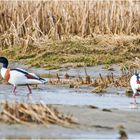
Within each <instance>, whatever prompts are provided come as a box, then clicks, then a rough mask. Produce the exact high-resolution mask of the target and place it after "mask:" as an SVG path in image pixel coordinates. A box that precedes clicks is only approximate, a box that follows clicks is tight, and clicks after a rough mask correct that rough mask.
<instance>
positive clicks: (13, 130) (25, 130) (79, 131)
mask: <svg viewBox="0 0 140 140" xmlns="http://www.w3.org/2000/svg"><path fill="white" fill-rule="evenodd" d="M53 106H54V107H57V109H58V110H59V111H61V112H63V113H64V114H73V119H74V120H75V121H76V122H77V123H78V124H76V125H72V126H71V127H70V128H67V127H62V126H58V125H48V127H44V126H42V125H35V124H34V125H32V126H26V125H18V124H16V125H15V124H14V125H13V124H11V125H6V124H1V125H0V137H1V138H6V139H9V138H26V139H43V138H45V139H47V138H48V139H56V138H59V139H77V138H80V139H89V138H90V139H118V138H119V126H123V127H124V128H125V131H126V133H127V135H128V138H129V139H138V138H139V137H140V119H139V116H140V112H139V111H137V110H135V109H134V110H133V111H120V110H117V109H108V110H103V109H99V108H98V109H94V108H92V106H66V105H53Z"/></svg>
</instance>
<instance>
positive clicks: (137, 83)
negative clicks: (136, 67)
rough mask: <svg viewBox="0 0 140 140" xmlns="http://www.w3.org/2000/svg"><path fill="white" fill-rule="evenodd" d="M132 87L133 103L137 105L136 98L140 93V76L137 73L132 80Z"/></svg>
mask: <svg viewBox="0 0 140 140" xmlns="http://www.w3.org/2000/svg"><path fill="white" fill-rule="evenodd" d="M130 86H131V88H132V90H133V95H132V97H133V101H134V104H136V103H137V102H136V96H137V95H138V92H140V74H138V73H136V74H134V75H133V76H132V77H131V78H130Z"/></svg>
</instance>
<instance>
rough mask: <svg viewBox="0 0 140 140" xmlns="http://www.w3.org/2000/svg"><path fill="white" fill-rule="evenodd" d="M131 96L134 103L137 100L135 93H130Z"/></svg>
mask: <svg viewBox="0 0 140 140" xmlns="http://www.w3.org/2000/svg"><path fill="white" fill-rule="evenodd" d="M132 98H133V100H134V104H136V103H137V102H136V94H135V93H134V94H133V95H132Z"/></svg>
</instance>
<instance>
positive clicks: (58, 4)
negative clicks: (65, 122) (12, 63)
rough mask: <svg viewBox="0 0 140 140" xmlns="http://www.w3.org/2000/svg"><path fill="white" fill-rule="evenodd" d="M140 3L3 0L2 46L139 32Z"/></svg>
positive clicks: (0, 14) (129, 0)
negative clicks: (73, 37)
mask: <svg viewBox="0 0 140 140" xmlns="http://www.w3.org/2000/svg"><path fill="white" fill-rule="evenodd" d="M139 11H140V2H139V1H135V0H124V1H123V0H120V1H118V0H106V1H104V0H100V1H98V0H93V1H88V0H87V1H86V0H85V1H84V0H81V1H61V0H58V1H55V0H52V1H0V35H1V36H0V45H1V46H13V45H21V46H23V47H27V46H28V45H34V44H36V45H39V44H40V43H41V42H43V43H44V42H47V41H48V39H64V38H68V37H72V36H75V35H77V36H80V37H85V36H89V35H90V36H93V35H94V34H110V35H112V34H126V35H131V34H139V33H140V30H139V29H140V12H139Z"/></svg>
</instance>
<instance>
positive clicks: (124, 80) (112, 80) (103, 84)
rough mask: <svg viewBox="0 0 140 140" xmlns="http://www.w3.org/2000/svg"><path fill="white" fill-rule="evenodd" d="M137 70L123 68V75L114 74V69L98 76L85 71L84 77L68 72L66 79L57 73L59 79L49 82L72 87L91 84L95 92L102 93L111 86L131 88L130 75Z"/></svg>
mask: <svg viewBox="0 0 140 140" xmlns="http://www.w3.org/2000/svg"><path fill="white" fill-rule="evenodd" d="M135 72H136V69H130V70H126V69H122V74H121V76H118V77H117V76H114V74H113V71H112V72H110V74H108V75H107V76H102V74H100V73H99V76H98V77H97V78H94V77H92V76H89V75H88V73H85V76H84V77H81V76H76V77H71V76H70V75H68V74H67V73H66V74H65V77H64V79H61V78H60V77H59V75H57V79H55V80H54V79H52V80H51V79H50V81H49V82H50V83H51V84H62V85H63V84H69V85H70V88H79V87H80V86H81V85H89V86H93V87H95V90H94V91H93V92H94V93H101V92H103V91H104V89H106V88H107V87H109V86H114V87H126V88H130V84H129V83H130V77H131V76H132V75H133V74H134V73H135Z"/></svg>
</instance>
